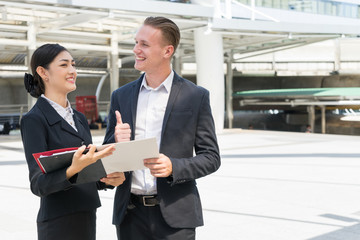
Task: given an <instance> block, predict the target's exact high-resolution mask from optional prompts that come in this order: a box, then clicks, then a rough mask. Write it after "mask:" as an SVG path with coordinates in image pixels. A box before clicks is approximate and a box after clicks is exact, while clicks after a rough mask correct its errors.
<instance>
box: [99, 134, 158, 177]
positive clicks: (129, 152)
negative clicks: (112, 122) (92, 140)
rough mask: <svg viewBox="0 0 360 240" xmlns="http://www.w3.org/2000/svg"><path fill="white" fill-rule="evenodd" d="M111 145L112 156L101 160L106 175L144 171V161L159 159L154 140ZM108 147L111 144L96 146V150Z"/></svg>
mask: <svg viewBox="0 0 360 240" xmlns="http://www.w3.org/2000/svg"><path fill="white" fill-rule="evenodd" d="M112 144H114V145H115V151H114V152H113V154H112V155H110V156H108V157H105V158H102V159H101V161H102V164H103V166H104V169H105V171H106V173H107V174H109V173H113V172H127V171H134V170H138V169H144V168H145V166H144V161H143V160H144V159H146V158H158V157H159V147H158V145H157V143H156V138H148V139H141V140H134V141H130V142H119V143H112ZM108 145H111V144H106V145H102V146H98V147H97V149H98V150H102V149H104V148H106V147H107V146H108Z"/></svg>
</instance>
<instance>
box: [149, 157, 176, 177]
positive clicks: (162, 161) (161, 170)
mask: <svg viewBox="0 0 360 240" xmlns="http://www.w3.org/2000/svg"><path fill="white" fill-rule="evenodd" d="M144 165H145V167H147V168H149V169H150V173H151V175H153V176H154V177H168V176H170V175H171V173H172V163H171V161H170V158H168V157H167V156H165V155H164V154H160V155H159V158H148V159H144Z"/></svg>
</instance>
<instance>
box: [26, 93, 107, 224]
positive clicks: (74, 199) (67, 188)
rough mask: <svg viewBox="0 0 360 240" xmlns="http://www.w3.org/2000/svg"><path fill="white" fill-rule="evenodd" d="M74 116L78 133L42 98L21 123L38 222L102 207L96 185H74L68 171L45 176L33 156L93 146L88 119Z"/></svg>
mask: <svg viewBox="0 0 360 240" xmlns="http://www.w3.org/2000/svg"><path fill="white" fill-rule="evenodd" d="M73 116H74V121H75V125H76V128H77V129H78V132H76V131H75V130H74V129H73V128H72V127H71V126H70V125H69V124H68V123H67V122H66V121H65V120H64V119H63V118H62V117H61V116H60V115H59V114H58V113H57V112H56V111H55V109H54V108H53V107H52V106H51V105H50V104H49V103H48V102H47V100H46V99H44V98H42V97H39V98H38V100H37V102H36V104H35V105H34V107H33V108H32V109H31V110H30V111H29V112H28V113H27V114H26V115H25V116H24V117H23V118H22V119H21V136H22V140H23V144H24V150H25V156H26V161H27V164H28V167H29V178H30V186H31V191H32V192H33V193H34V194H35V195H37V196H39V197H41V203H40V210H39V213H38V217H37V221H38V222H41V221H45V220H48V219H53V218H56V217H59V216H65V215H67V214H71V213H75V212H80V211H90V210H94V209H96V208H97V207H99V206H100V205H101V204H100V199H99V195H98V184H97V183H87V184H79V185H74V184H72V182H70V181H69V180H67V179H66V168H64V169H60V170H58V171H55V172H52V173H47V174H43V173H42V172H41V170H40V168H39V166H38V165H37V163H36V161H35V159H34V158H33V156H32V154H33V153H38V152H44V151H49V150H54V149H59V148H67V147H80V146H81V145H88V144H90V143H91V142H92V140H91V134H90V129H89V126H88V124H87V120H86V118H85V116H84V115H83V114H82V113H79V112H77V111H76V110H74V115H73ZM76 177H77V176H75V178H76ZM75 181H76V180H75Z"/></svg>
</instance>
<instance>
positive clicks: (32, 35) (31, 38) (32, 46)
mask: <svg viewBox="0 0 360 240" xmlns="http://www.w3.org/2000/svg"><path fill="white" fill-rule="evenodd" d="M27 40H28V42H29V45H28V49H27V56H26V65H27V67H28V72H31V66H30V61H31V57H32V55H33V53H34V52H35V50H36V27H35V24H34V23H33V22H31V23H30V24H29V29H28V32H27ZM32 74H34V73H32ZM35 103H36V98H33V97H32V96H30V94H28V99H27V105H28V110H30V109H31V108H32V107H33V106H34V105H35Z"/></svg>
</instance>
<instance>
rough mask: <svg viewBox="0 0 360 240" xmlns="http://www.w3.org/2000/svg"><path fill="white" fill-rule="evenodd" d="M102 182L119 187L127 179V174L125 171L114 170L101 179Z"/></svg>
mask: <svg viewBox="0 0 360 240" xmlns="http://www.w3.org/2000/svg"><path fill="white" fill-rule="evenodd" d="M100 181H101V182H103V183H105V184H107V185H112V186H114V187H117V186H119V185H121V184H122V183H123V182H124V181H125V175H124V173H123V172H114V173H110V174H108V175H107V176H106V177H105V178H102V179H100Z"/></svg>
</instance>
